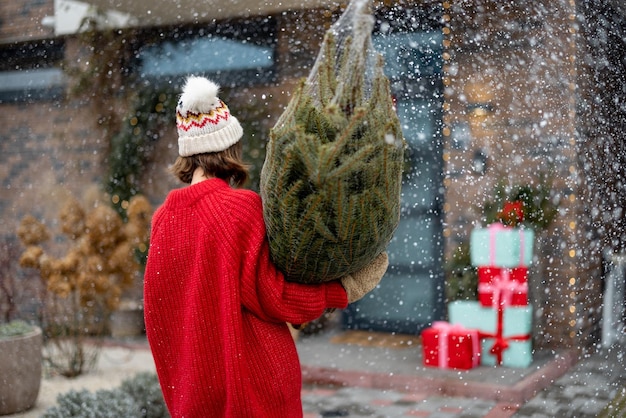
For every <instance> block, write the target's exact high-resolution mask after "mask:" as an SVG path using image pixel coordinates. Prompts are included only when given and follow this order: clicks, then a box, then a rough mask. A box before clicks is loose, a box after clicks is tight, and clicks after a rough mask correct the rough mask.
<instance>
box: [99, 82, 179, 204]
mask: <svg viewBox="0 0 626 418" xmlns="http://www.w3.org/2000/svg"><path fill="white" fill-rule="evenodd" d="M175 106H176V97H175V95H174V94H173V93H168V92H163V91H159V90H156V89H152V88H144V89H141V90H140V91H139V93H138V94H137V96H136V98H135V100H134V102H133V104H132V105H131V109H132V110H131V111H130V112H129V114H128V116H127V117H126V119H125V120H124V122H123V124H122V128H121V130H120V131H119V132H118V133H117V134H116V135H114V136H113V137H112V138H111V146H110V154H109V159H108V162H109V175H108V177H107V183H106V185H105V189H106V192H107V193H109V194H110V195H111V196H112V197H113V204H114V206H115V207H116V208H117V210H118V212H119V213H120V214H121V215H122V216H125V205H126V204H128V201H129V200H130V198H131V197H133V196H135V195H136V194H138V193H140V190H139V180H140V175H141V172H142V170H143V169H144V167H145V165H146V163H147V162H148V161H149V159H150V156H151V155H152V154H153V148H154V144H155V143H156V141H157V140H158V139H159V136H160V132H161V130H162V129H163V127H164V126H168V125H170V124H171V117H172V116H171V115H172V114H173V113H174V108H175Z"/></svg>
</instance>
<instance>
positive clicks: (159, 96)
mask: <svg viewBox="0 0 626 418" xmlns="http://www.w3.org/2000/svg"><path fill="white" fill-rule="evenodd" d="M345 3H346V2H342V1H323V0H316V1H309V2H296V1H282V2H271V1H268V2H252V1H244V0H242V1H234V2H222V1H215V0H208V1H200V0H181V1H177V2H175V3H172V2H165V1H153V2H150V4H145V3H144V2H137V1H133V0H116V1H113V0H88V1H85V2H78V1H71V0H36V1H35V0H20V1H14V2H8V1H5V2H2V3H0V56H1V59H0V147H1V148H0V149H1V151H2V152H0V178H1V180H2V190H3V193H2V194H0V212H1V217H0V233H1V234H2V235H3V236H14V235H15V231H16V228H17V225H18V224H19V221H20V219H21V218H22V217H23V216H24V215H25V214H32V215H35V216H36V217H38V218H40V219H42V220H44V221H45V222H46V223H47V224H49V225H50V226H52V227H54V225H55V222H56V215H57V213H58V210H59V208H60V206H61V205H62V204H63V202H64V201H65V200H66V199H67V198H68V196H69V195H70V194H71V195H76V196H84V195H85V194H87V193H91V191H92V190H93V189H101V188H102V187H103V186H104V188H105V189H107V190H108V191H109V192H110V193H111V195H112V200H113V203H114V204H120V205H123V202H124V200H125V199H126V197H127V196H128V194H132V193H136V192H140V193H143V194H145V195H147V196H148V197H149V198H150V200H151V201H152V202H153V203H154V204H155V205H158V204H159V203H160V202H162V201H163V199H164V197H165V195H166V193H167V191H168V190H170V189H171V188H173V187H180V184H178V183H176V181H175V179H174V178H173V177H172V176H171V175H170V174H169V173H168V172H167V166H168V164H171V163H172V162H173V161H174V159H175V157H176V132H175V129H174V117H173V104H175V98H176V93H177V92H178V91H179V89H180V86H181V84H182V82H183V81H184V78H185V76H186V75H188V74H190V73H193V74H205V75H207V76H210V77H212V78H214V79H216V81H218V82H219V83H220V84H221V86H222V96H223V98H224V100H225V101H226V102H227V103H228V104H229V107H230V108H231V110H232V111H233V113H234V114H235V115H236V116H237V118H238V119H239V120H241V121H242V122H243V123H244V129H245V131H246V145H245V151H246V155H248V157H249V159H250V161H251V162H252V164H253V182H252V184H251V187H256V184H255V181H258V170H259V169H260V166H261V164H262V161H263V156H264V146H265V141H266V138H267V133H268V131H269V129H270V128H271V127H272V125H273V123H274V122H275V121H276V119H277V118H278V116H279V115H280V113H281V112H282V109H283V108H284V106H285V105H286V104H287V103H288V101H289V98H290V94H291V92H292V91H293V90H294V88H295V86H296V84H297V83H298V81H299V80H300V79H301V78H302V77H305V76H306V75H307V74H308V71H309V70H310V68H311V66H312V64H313V62H314V60H315V57H316V55H317V51H318V50H319V44H320V42H321V39H322V37H323V34H324V32H325V30H326V29H328V28H329V27H330V25H331V24H332V23H333V22H334V21H335V20H336V19H337V17H338V16H339V15H340V13H341V11H342V9H343V7H345ZM374 4H375V17H376V26H375V32H374V35H373V40H374V45H375V47H376V48H377V49H378V50H379V51H380V52H381V53H382V54H383V56H384V58H385V61H386V67H385V71H386V74H387V75H388V76H389V78H390V80H391V85H392V94H393V95H394V98H395V100H396V103H397V109H398V114H399V117H400V119H401V121H402V125H403V130H404V134H405V137H406V139H407V143H408V149H407V154H408V157H407V170H406V173H405V182H404V186H403V212H402V221H401V224H400V227H399V228H398V231H397V233H396V236H395V237H394V240H393V241H392V242H391V244H390V247H389V254H390V261H391V267H390V269H389V273H388V276H389V277H388V279H387V280H383V282H382V284H381V286H380V288H379V289H377V290H376V291H375V297H374V298H371V299H368V300H367V301H363V302H361V303H359V304H355V305H354V306H351V307H350V309H348V311H347V313H346V320H345V321H344V323H345V324H346V325H347V326H349V327H356V328H370V329H377V330H384V331H389V332H406V333H418V332H419V331H420V330H421V329H423V328H425V327H426V326H428V325H429V324H430V323H431V322H432V321H434V320H438V319H442V318H444V317H445V315H446V305H445V304H446V297H447V295H446V292H445V289H446V285H447V284H449V283H446V281H450V280H453V278H451V277H450V275H449V272H448V270H447V269H446V266H447V265H449V264H450V262H451V260H452V259H453V255H454V254H455V252H456V251H457V250H458V249H459V248H462V247H463V246H466V245H467V242H468V240H469V235H470V232H471V230H472V229H473V228H475V227H476V226H478V225H480V224H481V223H484V222H485V212H484V208H485V205H486V204H488V203H489V202H490V201H492V200H493V199H494V198H495V195H494V193H495V190H496V188H497V186H498V185H499V184H505V185H506V186H507V187H514V186H531V187H536V186H539V185H540V184H541V181H542V180H546V179H548V180H549V182H548V183H547V184H548V192H549V193H548V196H549V201H550V202H551V203H553V204H555V205H557V204H558V213H557V214H556V216H555V217H554V220H553V221H552V222H551V223H550V225H548V226H547V228H545V229H542V230H540V231H537V238H536V242H535V254H534V264H533V265H532V266H531V268H530V282H529V284H530V299H531V303H532V304H533V307H534V312H535V315H534V332H533V337H534V342H535V345H536V346H537V347H545V348H559V347H578V348H581V349H587V348H590V347H592V346H593V344H594V343H595V342H597V341H598V340H599V338H600V326H601V320H602V297H603V291H604V287H605V276H606V270H607V268H608V267H607V266H608V263H607V261H609V260H610V254H618V253H622V252H624V251H625V246H626V245H625V244H626V236H625V235H624V232H623V231H624V223H625V220H624V213H623V209H622V208H623V207H624V206H625V203H626V193H625V192H624V187H623V186H624V184H623V182H624V178H623V176H624V174H623V173H624V170H623V161H622V160H623V159H624V158H626V157H625V156H624V155H625V153H624V150H623V148H624V147H625V145H624V138H623V137H624V133H623V131H624V130H623V129H622V125H623V120H624V113H625V112H626V110H625V109H623V108H622V105H621V103H623V102H624V99H625V97H624V96H626V93H625V92H624V91H623V88H622V86H623V85H624V73H625V71H624V70H625V69H624V65H625V64H624V62H623V61H624V57H625V56H626V54H625V51H626V48H625V46H624V42H623V40H622V38H623V37H624V36H625V35H626V26H625V23H624V20H625V19H624V14H625V13H626V12H624V10H622V8H621V7H620V6H619V5H618V4H617V2H611V1H603V2H601V1H596V2H582V1H575V0H559V1H547V0H535V1H530V2H523V4H522V3H519V2H501V1H491V0H470V1H455V0H452V1H443V2H442V1H431V0H424V1H418V0H413V1H411V0H404V1H388V0H385V1H376V2H374ZM90 29H95V30H90ZM255 179H256V180H255ZM448 296H449V295H448Z"/></svg>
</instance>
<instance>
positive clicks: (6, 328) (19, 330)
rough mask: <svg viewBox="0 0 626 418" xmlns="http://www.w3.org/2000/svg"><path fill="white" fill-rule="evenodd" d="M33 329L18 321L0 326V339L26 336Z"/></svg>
mask: <svg viewBox="0 0 626 418" xmlns="http://www.w3.org/2000/svg"><path fill="white" fill-rule="evenodd" d="M33 329H34V328H33V326H32V325H30V324H28V323H26V322H24V321H19V320H16V321H11V322H7V323H4V324H0V339H1V338H8V337H15V336H18V335H24V334H28V333H29V332H32V331H33Z"/></svg>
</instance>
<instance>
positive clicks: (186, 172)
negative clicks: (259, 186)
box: [170, 141, 249, 187]
mask: <svg viewBox="0 0 626 418" xmlns="http://www.w3.org/2000/svg"><path fill="white" fill-rule="evenodd" d="M198 167H200V168H202V171H203V172H204V175H205V176H213V177H217V178H220V179H222V180H225V181H227V182H228V183H230V184H231V185H233V186H236V187H241V186H243V184H244V183H245V182H246V181H248V176H249V174H248V165H246V164H245V163H244V162H243V160H242V146H241V141H238V142H237V143H236V144H234V145H231V146H230V148H227V149H225V150H224V151H220V152H207V153H203V154H195V155H191V156H189V157H180V156H179V157H178V158H177V159H176V161H175V162H174V164H173V165H172V167H171V168H170V171H171V172H172V174H174V175H175V176H176V177H178V179H179V180H180V181H182V182H183V183H188V184H189V183H191V180H192V178H193V172H194V171H195V170H196V168H198Z"/></svg>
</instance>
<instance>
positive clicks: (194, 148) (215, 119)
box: [176, 77, 243, 157]
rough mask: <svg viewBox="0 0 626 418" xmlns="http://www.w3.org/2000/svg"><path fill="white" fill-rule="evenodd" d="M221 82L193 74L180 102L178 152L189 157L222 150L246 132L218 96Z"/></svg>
mask: <svg viewBox="0 0 626 418" xmlns="http://www.w3.org/2000/svg"><path fill="white" fill-rule="evenodd" d="M218 91H219V86H218V85H217V84H215V83H214V82H212V81H211V80H208V79H206V78H204V77H189V78H188V79H187V82H186V83H185V87H184V88H183V94H182V95H181V96H180V100H179V101H178V106H176V128H177V130H178V154H179V155H180V156H181V157H189V156H190V155H194V154H202V153H206V152H219V151H224V150H225V149H228V148H230V147H231V146H232V145H234V144H236V143H237V141H239V140H240V139H241V137H242V136H243V129H242V127H241V125H240V124H239V121H238V120H237V119H236V118H235V117H234V116H233V115H231V114H230V111H229V110H228V106H226V104H225V103H224V102H223V101H221V100H220V99H219V98H218V97H217V93H218Z"/></svg>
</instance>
